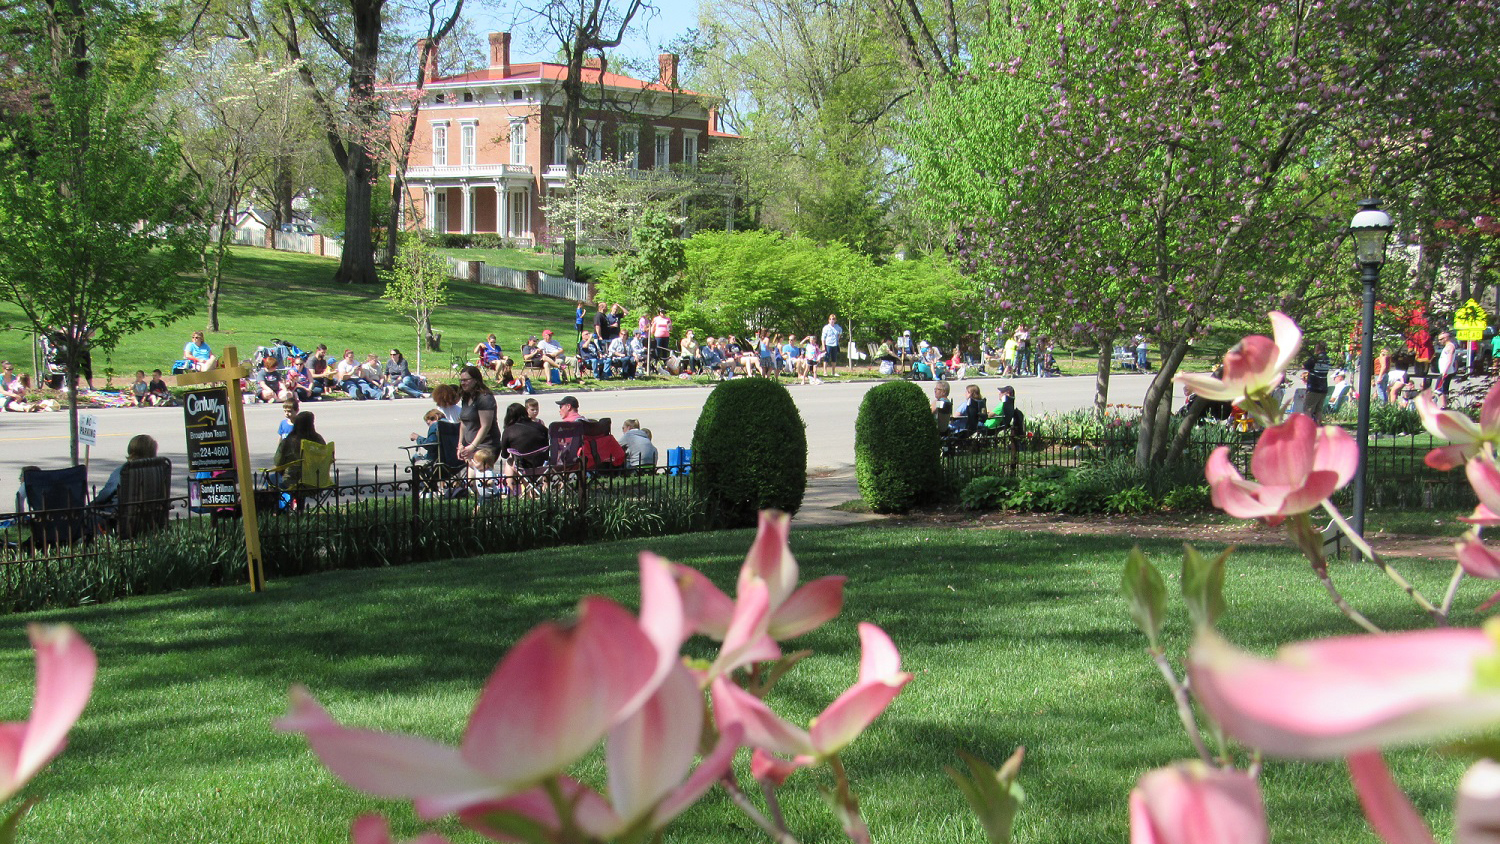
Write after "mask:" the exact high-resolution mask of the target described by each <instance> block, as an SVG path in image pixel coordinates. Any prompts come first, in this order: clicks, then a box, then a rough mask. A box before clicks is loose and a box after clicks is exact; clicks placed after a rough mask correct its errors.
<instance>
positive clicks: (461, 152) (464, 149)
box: [458, 117, 479, 167]
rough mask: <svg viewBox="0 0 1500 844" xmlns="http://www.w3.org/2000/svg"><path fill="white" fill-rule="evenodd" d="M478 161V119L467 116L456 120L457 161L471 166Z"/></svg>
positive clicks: (462, 164)
mask: <svg viewBox="0 0 1500 844" xmlns="http://www.w3.org/2000/svg"><path fill="white" fill-rule="evenodd" d="M478 161H479V119H478V118H476V117H467V118H463V119H461V120H459V121H458V163H459V165H460V166H463V167H473V166H474V165H475V164H476V163H477V162H478Z"/></svg>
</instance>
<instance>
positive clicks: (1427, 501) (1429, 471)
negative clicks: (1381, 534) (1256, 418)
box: [943, 429, 1474, 507]
mask: <svg viewBox="0 0 1500 844" xmlns="http://www.w3.org/2000/svg"><path fill="white" fill-rule="evenodd" d="M1258 438H1259V434H1258V433H1249V434H1241V433H1238V432H1233V431H1229V430H1228V429H1205V430H1204V431H1203V432H1201V433H1195V436H1194V439H1193V440H1192V441H1191V442H1189V443H1188V445H1187V447H1186V448H1185V449H1184V451H1183V456H1182V459H1181V461H1179V464H1178V466H1179V467H1184V466H1185V467H1202V466H1203V465H1204V464H1205V463H1207V461H1208V458H1209V455H1210V454H1212V453H1213V451H1214V449H1216V448H1219V447H1221V446H1222V447H1225V448H1227V449H1228V450H1229V451H1228V454H1229V460H1230V462H1231V463H1232V464H1233V465H1234V466H1235V468H1237V469H1239V471H1240V473H1241V474H1243V475H1245V476H1246V477H1250V476H1251V475H1252V472H1251V469H1250V458H1251V455H1252V454H1253V453H1254V451H1255V444H1256V442H1257V441H1258ZM1442 444H1444V443H1443V442H1441V441H1434V440H1433V439H1432V438H1431V437H1429V436H1427V435H1426V434H1416V435H1400V436H1373V437H1372V438H1371V440H1370V445H1369V450H1368V455H1369V458H1368V459H1369V468H1368V472H1369V474H1368V478H1369V479H1370V494H1371V497H1370V504H1371V505H1372V506H1377V507H1379V506H1413V507H1415V506H1426V507H1433V506H1467V505H1469V504H1472V503H1473V500H1474V498H1473V493H1472V491H1471V490H1470V489H1469V487H1468V483H1467V481H1466V480H1465V478H1464V474H1463V472H1461V471H1457V470H1455V471H1448V472H1442V471H1438V470H1436V469H1433V468H1431V467H1429V466H1427V465H1426V463H1425V462H1424V459H1425V458H1426V456H1427V453H1428V452H1429V451H1430V450H1431V449H1432V448H1433V447H1434V446H1436V445H1442ZM1135 450H1136V438H1135V435H1134V432H1133V429H1132V430H1127V431H1122V432H1121V433H1120V434H1116V435H1105V436H1100V437H1068V436H1046V435H1037V434H1034V433H1028V434H1027V435H1026V436H1024V437H1019V438H1017V437H1010V436H1004V437H995V438H992V439H988V440H986V439H979V440H976V441H973V442H972V443H971V444H970V445H968V446H967V447H963V448H958V449H952V450H950V453H947V454H945V456H944V458H943V473H944V477H945V478H946V480H947V485H948V487H949V489H950V490H952V491H953V492H955V493H956V492H957V491H959V490H962V489H963V488H964V486H965V485H967V484H968V483H969V481H971V480H973V479H974V478H978V477H985V476H997V475H998V476H1006V475H1010V476H1021V477H1025V476H1043V477H1045V476H1048V475H1058V476H1060V475H1063V474H1066V473H1068V472H1070V471H1073V470H1077V469H1092V468H1098V467H1102V466H1106V465H1109V464H1111V463H1115V464H1119V463H1123V462H1128V461H1130V460H1131V459H1133V458H1134V456H1135ZM1199 477H1201V475H1200V476H1199ZM1349 496H1350V492H1349V490H1348V488H1345V489H1344V490H1342V491H1341V492H1340V493H1339V494H1338V495H1336V496H1335V497H1334V500H1335V502H1337V503H1340V504H1347V503H1348V502H1347V499H1348V498H1349Z"/></svg>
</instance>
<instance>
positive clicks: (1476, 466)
mask: <svg viewBox="0 0 1500 844" xmlns="http://www.w3.org/2000/svg"><path fill="white" fill-rule="evenodd" d="M1464 474H1466V475H1468V477H1469V486H1471V487H1473V488H1474V494H1475V495H1477V496H1479V503H1480V505H1481V506H1483V507H1484V508H1485V509H1487V510H1489V511H1490V512H1491V513H1500V468H1497V467H1496V466H1495V461H1494V460H1492V459H1490V457H1489V456H1488V455H1484V454H1480V455H1478V456H1476V457H1475V458H1474V459H1473V460H1470V461H1469V462H1468V463H1467V464H1465V465H1464ZM1471 518H1472V517H1471Z"/></svg>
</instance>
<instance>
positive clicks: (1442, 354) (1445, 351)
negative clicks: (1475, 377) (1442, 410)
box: [1433, 331, 1458, 407]
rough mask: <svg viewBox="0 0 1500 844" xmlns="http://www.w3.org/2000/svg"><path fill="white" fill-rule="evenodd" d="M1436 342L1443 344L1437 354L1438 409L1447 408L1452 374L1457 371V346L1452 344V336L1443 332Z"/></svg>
mask: <svg viewBox="0 0 1500 844" xmlns="http://www.w3.org/2000/svg"><path fill="white" fill-rule="evenodd" d="M1438 342H1439V343H1441V344H1443V347H1442V350H1441V351H1439V352H1438V364H1437V373H1438V382H1437V389H1435V390H1433V392H1434V393H1436V394H1437V400H1438V407H1447V406H1448V391H1449V389H1450V388H1451V387H1452V385H1453V373H1455V372H1457V371H1458V344H1456V343H1454V342H1453V334H1452V333H1450V332H1447V331H1444V332H1443V333H1442V334H1439V335H1438Z"/></svg>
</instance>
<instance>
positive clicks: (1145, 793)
mask: <svg viewBox="0 0 1500 844" xmlns="http://www.w3.org/2000/svg"><path fill="white" fill-rule="evenodd" d="M1269 839H1270V831H1269V830H1268V829H1267V827H1266V812H1265V806H1264V805H1263V803H1262V801H1261V797H1260V789H1259V788H1258V787H1257V786H1256V785H1255V780H1253V779H1251V778H1250V776H1249V774H1246V773H1245V772H1244V771H1238V770H1215V769H1213V768H1209V767H1207V766H1205V765H1202V764H1200V763H1196V762H1183V763H1179V764H1176V765H1173V766H1171V767H1168V768H1158V769H1156V770H1154V771H1151V772H1150V773H1148V774H1146V775H1145V776H1143V777H1141V780H1140V782H1139V783H1137V784H1136V787H1135V789H1134V790H1132V791H1131V792H1130V844H1265V842H1266V841H1268V840H1269Z"/></svg>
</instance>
